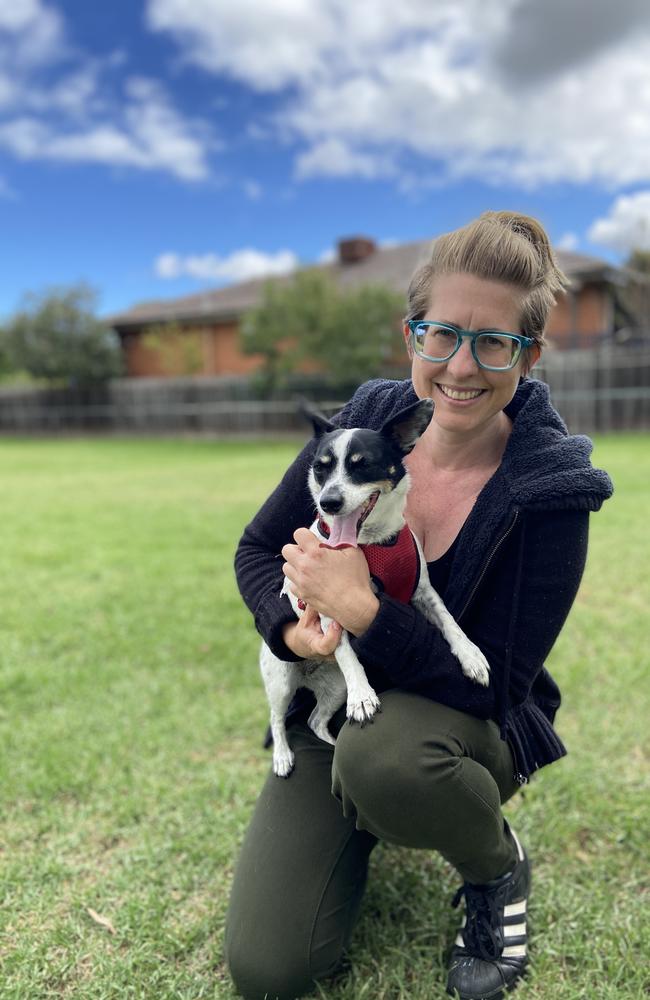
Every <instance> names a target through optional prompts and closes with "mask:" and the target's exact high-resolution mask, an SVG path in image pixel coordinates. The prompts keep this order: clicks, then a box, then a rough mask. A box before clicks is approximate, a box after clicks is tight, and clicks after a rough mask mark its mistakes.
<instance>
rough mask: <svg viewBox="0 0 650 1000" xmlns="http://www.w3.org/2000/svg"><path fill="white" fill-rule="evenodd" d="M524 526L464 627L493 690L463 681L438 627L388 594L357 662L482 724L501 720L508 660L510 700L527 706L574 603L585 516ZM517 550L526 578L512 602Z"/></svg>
mask: <svg viewBox="0 0 650 1000" xmlns="http://www.w3.org/2000/svg"><path fill="white" fill-rule="evenodd" d="M523 520H524V521H526V527H525V531H524V534H523V536H522V534H521V532H522V530H524V529H523V524H522V528H520V530H519V531H518V532H517V533H514V532H513V535H512V536H511V538H510V539H509V540H508V543H507V545H506V546H504V547H503V549H502V550H500V552H499V554H498V557H495V561H494V563H493V564H492V565H491V567H490V568H489V570H488V571H487V572H486V574H485V576H484V578H483V580H482V582H481V585H480V587H479V588H478V590H477V592H476V594H475V596H474V598H473V600H472V603H471V605H470V607H469V608H468V610H467V613H466V614H465V615H464V617H463V618H462V619H461V621H460V625H461V626H462V628H463V629H464V631H465V633H466V634H467V636H468V638H469V639H471V640H472V642H474V643H476V645H477V646H478V647H479V649H481V650H482V652H483V653H484V655H485V656H486V658H487V660H488V663H489V664H490V668H491V677H490V684H489V686H488V687H486V688H484V687H481V686H480V685H478V684H475V683H473V682H472V681H470V680H468V679H467V678H466V677H465V676H464V675H463V674H462V672H461V668H460V664H459V663H458V661H457V660H456V658H455V657H454V656H453V655H452V653H451V651H450V649H449V646H448V645H447V643H446V641H445V640H444V639H443V637H442V635H441V633H440V631H439V630H438V628H436V626H434V625H431V624H430V623H429V622H428V621H427V620H426V619H425V618H424V616H423V615H422V614H421V613H420V612H419V611H416V609H415V608H414V607H413V606H412V605H405V604H400V603H399V602H398V601H395V600H394V599H393V598H391V597H386V596H385V595H382V597H381V598H380V602H379V603H380V607H379V611H378V613H377V616H376V617H375V619H374V621H373V622H372V624H371V625H370V627H369V628H368V630H367V631H366V632H365V633H364V634H363V635H361V636H360V637H358V638H356V639H354V640H353V641H352V646H353V648H354V649H355V650H356V652H357V655H358V656H359V657H360V659H361V660H362V661H363V662H364V663H365V664H366V665H370V664H376V665H377V666H378V667H380V668H381V669H382V670H383V672H384V673H385V674H386V675H387V677H388V678H389V680H390V682H391V683H393V684H395V686H396V687H400V688H403V689H405V690H411V691H416V692H418V693H420V694H423V695H425V696H427V697H429V698H432V699H434V700H436V701H440V702H442V703H443V704H446V705H449V706H450V707H452V708H457V709H459V710H460V711H464V712H469V713H470V714H472V715H476V716H478V717H480V718H496V717H497V698H498V696H499V694H500V682H501V679H502V678H503V675H504V672H505V670H506V663H507V661H508V660H509V664H510V665H509V681H510V683H509V687H510V691H509V700H510V702H511V703H512V704H518V703H519V702H521V701H523V700H524V699H525V698H526V696H527V695H528V693H529V691H530V688H531V686H532V684H533V681H534V679H535V677H536V676H537V674H538V673H539V672H540V670H541V669H542V667H543V665H544V660H545V659H546V657H547V655H548V653H549V652H550V650H551V647H552V646H553V644H554V642H555V640H556V638H557V636H558V634H559V632H560V629H561V628H562V626H563V624H564V621H565V619H566V617H567V615H568V613H569V610H570V609H571V605H572V604H573V601H574V599H575V596H576V593H577V590H578V586H579V584H580V579H581V577H582V572H583V569H584V565H585V559H586V552H587V533H588V513H587V512H586V511H573V510H565V511H554V512H549V513H544V514H542V515H536V514H530V515H528V516H527V517H526V516H524V519H523ZM519 545H522V546H523V548H522V551H521V558H522V570H523V572H522V579H521V581H520V587H519V593H518V595H515V594H514V592H513V590H514V584H515V577H516V573H515V565H516V561H517V557H518V554H519V549H518V547H519ZM515 602H516V605H515Z"/></svg>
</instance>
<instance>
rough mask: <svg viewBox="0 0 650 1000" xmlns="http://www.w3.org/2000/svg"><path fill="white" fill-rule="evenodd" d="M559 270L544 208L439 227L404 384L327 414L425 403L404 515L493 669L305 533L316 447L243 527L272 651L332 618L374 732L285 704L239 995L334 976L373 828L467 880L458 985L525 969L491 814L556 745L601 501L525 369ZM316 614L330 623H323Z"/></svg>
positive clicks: (510, 840) (409, 335)
mask: <svg viewBox="0 0 650 1000" xmlns="http://www.w3.org/2000/svg"><path fill="white" fill-rule="evenodd" d="M565 283H566V279H565V278H564V275H563V274H562V273H561V271H560V270H559V268H558V267H557V264H556V262H555V259H554V256H553V253H552V250H551V247H550V245H549V241H548V237H547V236H546V233H545V232H544V230H543V229H542V227H541V226H540V224H539V223H538V222H536V221H535V220H534V219H530V218H527V217H525V216H518V215H514V214H512V213H508V212H487V213H485V214H484V215H482V216H481V217H480V218H479V219H477V220H476V221H475V222H473V223H471V224H469V225H468V226H466V227H464V228H463V229H460V230H458V231H456V232H453V233H449V234H447V235H445V236H442V237H440V238H439V239H438V240H436V242H435V244H434V246H433V251H432V256H431V259H430V261H429V262H428V263H427V264H426V265H425V266H424V267H422V268H421V269H420V270H419V271H418V272H417V273H416V274H415V276H414V278H413V280H412V282H411V286H410V288H409V293H408V315H407V320H406V322H405V324H404V338H405V341H406V346H407V350H408V352H409V355H410V357H411V359H412V377H411V379H410V380H407V381H405V382H388V381H384V380H375V381H372V382H369V383H367V384H365V385H363V386H361V388H360V389H359V390H358V391H357V392H356V393H355V395H354V397H353V398H352V400H351V401H350V402H349V403H348V404H347V406H346V407H344V409H343V410H342V411H341V413H340V414H339V415H338V417H337V418H335V422H337V423H338V424H339V425H340V426H341V427H356V426H368V427H379V426H380V425H381V424H382V423H383V422H384V420H386V419H387V418H388V417H389V416H391V415H392V414H394V413H396V412H397V411H398V410H400V409H402V408H403V407H405V406H407V405H408V404H409V403H412V402H414V401H415V399H416V398H418V397H419V398H424V397H431V398H432V399H433V400H434V403H435V412H434V417H433V420H432V422H431V424H430V425H429V427H428V428H427V430H426V431H425V433H424V434H423V435H422V437H421V438H420V440H419V441H418V443H417V445H416V447H415V449H414V450H413V452H412V453H411V455H410V456H409V458H408V465H409V471H410V474H411V478H412V488H411V491H410V493H409V497H408V504H407V519H408V522H409V524H410V526H411V527H412V528H413V530H414V531H415V533H416V534H417V535H418V536H419V538H420V540H421V541H422V544H423V547H424V553H425V557H426V559H427V563H428V570H429V575H430V577H431V582H432V584H433V586H434V587H435V588H436V590H437V591H438V592H439V593H440V594H441V596H442V597H443V598H444V600H445V603H446V605H447V607H448V608H449V610H450V612H451V613H452V614H453V615H454V617H455V618H456V619H457V620H458V621H459V622H460V624H461V625H462V627H463V629H464V631H465V632H466V634H467V635H468V637H469V638H470V639H471V640H472V641H473V642H474V643H476V644H477V645H478V646H479V647H480V648H481V650H482V651H483V653H484V654H485V656H486V657H487V659H488V661H489V663H490V667H491V679H490V684H489V686H488V687H487V688H483V687H480V686H478V685H476V684H473V683H472V682H471V681H469V680H467V679H466V678H465V677H464V676H463V675H462V673H461V671H460V670H459V669H458V664H457V662H456V660H455V659H454V657H453V656H452V655H451V652H450V650H449V648H448V646H447V645H446V643H445V641H444V640H443V639H442V636H441V635H440V633H439V631H438V630H437V629H436V628H435V626H433V625H431V624H430V623H429V622H428V621H426V620H425V619H424V617H423V616H422V615H421V614H420V613H419V612H418V611H416V610H415V609H414V608H413V607H412V606H410V605H403V604H400V603H398V602H397V601H395V600H394V599H393V598H391V597H390V596H387V595H385V594H382V595H380V596H379V597H377V596H375V594H374V593H373V591H372V589H371V586H370V582H369V577H368V569H367V566H366V563H365V560H364V558H363V556H362V554H361V553H360V551H359V550H356V549H347V550H344V551H342V552H341V551H338V552H337V551H331V550H329V549H326V548H321V547H320V546H319V544H318V541H317V539H316V538H315V537H314V536H313V535H312V534H311V533H310V532H309V531H308V530H307V529H306V528H305V527H304V526H305V525H308V524H309V523H311V520H312V517H313V507H312V503H311V500H310V499H309V496H308V493H307V490H306V485H305V484H306V477H307V469H308V466H309V462H310V458H311V455H312V453H313V444H312V443H310V444H308V445H307V446H306V448H305V449H304V450H303V451H302V453H301V454H300V455H299V456H298V458H297V459H296V461H295V462H294V463H293V465H292V466H291V468H290V469H289V470H288V472H287V473H286V475H285V477H284V479H283V480H282V482H281V484H280V486H279V487H278V488H277V490H276V491H275V492H274V493H273V494H272V496H271V497H270V498H269V500H268V501H267V502H266V504H265V505H264V506H263V507H262V509H261V510H260V512H259V513H258V515H257V516H256V517H255V518H254V520H253V521H252V523H251V524H250V525H249V526H248V527H247V529H246V531H245V532H244V536H243V538H242V540H241V543H240V546H239V550H238V553H237V559H236V569H237V578H238V582H239V586H240V589H241V592H242V596H243V597H244V600H245V601H246V603H247V605H248V607H249V608H250V610H251V611H252V612H253V614H254V616H255V622H256V625H257V628H258V630H259V631H260V632H261V634H262V636H263V637H264V639H265V641H266V642H267V643H268V645H269V646H270V647H271V649H272V650H273V651H274V652H275V653H276V654H277V655H278V656H280V657H281V658H282V659H290V660H296V659H299V658H301V657H307V656H313V655H314V653H320V654H321V655H328V654H331V653H332V651H333V649H334V648H335V646H336V643H337V641H338V637H339V635H340V628H341V627H342V628H345V629H347V630H348V631H349V632H350V633H351V635H352V636H354V637H355V638H354V639H353V646H354V648H355V649H356V652H357V654H358V656H359V657H360V659H361V660H362V662H363V663H364V665H365V666H366V668H367V673H368V678H369V681H370V683H371V684H372V685H373V687H374V688H375V689H376V690H377V691H378V692H381V702H382V713H381V714H380V715H378V716H377V717H376V720H375V721H374V723H373V725H371V726H366V727H364V728H363V729H361V728H359V727H353V726H350V725H349V724H347V723H345V721H344V712H343V711H342V712H339V713H338V717H336V718H335V721H334V725H333V726H332V728H333V731H334V733H335V734H336V732H337V731H338V737H337V743H336V747H335V748H332V747H331V746H329V745H328V744H326V743H323V742H322V741H320V740H318V739H317V738H316V737H315V736H314V735H313V734H312V733H311V731H310V730H309V729H308V728H307V726H306V724H305V720H306V718H307V716H308V713H309V710H310V706H309V705H306V704H305V698H302V699H298V702H297V704H295V705H294V706H293V707H292V709H291V710H290V712H289V717H288V720H287V721H288V729H289V734H290V737H289V738H290V743H291V744H292V748H293V750H294V752H295V756H296V769H295V772H294V774H293V775H292V776H291V778H290V779H289V780H287V781H283V780H281V779H279V778H277V777H276V776H275V775H273V774H272V773H271V774H270V776H269V779H268V780H267V782H266V785H265V787H264V789H263V791H262V794H261V796H260V799H259V801H258V804H257V808H256V810H255V814H254V817H253V820H252V823H251V826H250V828H249V831H248V835H247V837H246V840H245V843H244V846H243V850H242V855H241V858H240V862H239V866H238V869H237V873H236V876H235V881H234V886H233V891H232V898H231V903H230V911H229V917H228V927H227V933H226V948H227V959H228V963H229V966H230V970H231V974H232V976H233V979H234V981H235V984H236V986H237V987H238V989H239V990H240V992H241V993H242V995H243V996H244V997H246V998H251V1000H252V998H258V997H259V998H262V997H265V996H268V997H282V998H291V997H295V996H299V995H301V994H303V993H305V992H308V991H309V990H310V989H311V988H313V984H314V981H316V980H320V979H323V978H325V977H326V976H328V975H330V974H331V973H332V972H333V971H334V970H335V969H336V968H337V966H338V965H339V964H340V961H341V956H342V953H343V951H344V949H345V948H346V946H347V943H348V941H349V938H350V934H351V931H352V927H353V924H354V921H355V918H356V915H357V912H358V907H359V903H360V901H361V897H362V894H363V889H364V884H365V879H366V872H367V863H368V857H369V854H370V852H371V850H372V848H373V846H374V845H375V844H376V843H377V840H379V839H385V840H387V841H389V842H391V843H395V844H403V845H406V846H409V847H418V848H425V849H429V850H437V851H439V852H440V853H441V854H442V855H443V856H444V857H445V858H446V859H447V860H448V861H449V862H450V863H451V864H452V865H454V866H455V868H456V869H457V870H458V872H459V874H460V876H461V878H462V879H463V886H462V888H461V889H460V891H459V894H458V901H459V900H460V898H461V896H463V895H464V897H465V911H466V914H465V917H466V919H465V922H464V924H463V927H462V928H461V930H460V931H459V934H458V937H457V938H456V943H455V945H454V948H453V951H452V955H451V963H450V968H449V976H448V981H447V988H448V990H449V992H450V993H453V992H454V991H457V992H458V994H459V995H460V997H462V998H463V1000H474V998H479V997H494V996H500V995H501V993H502V991H503V990H505V989H511V988H512V987H513V986H515V985H516V982H517V980H518V979H519V978H520V976H521V975H522V973H523V972H524V969H525V967H526V962H527V939H526V909H527V896H528V890H529V884H530V865H529V861H528V858H527V856H526V853H525V851H524V850H523V848H522V846H521V844H520V843H519V841H518V839H517V837H516V835H515V834H514V833H513V831H512V830H510V828H509V826H508V824H507V823H506V821H505V820H504V817H503V814H502V812H501V806H502V804H503V803H504V802H505V801H506V800H507V799H509V798H510V797H511V796H512V795H513V794H514V793H515V792H516V791H517V789H518V787H519V786H520V785H521V784H523V783H524V782H526V781H527V780H528V778H529V776H530V775H531V774H532V773H533V772H534V771H535V770H537V769H538V768H540V767H542V766H544V765H546V764H549V763H551V762H552V761H555V760H557V759H558V758H559V757H561V756H562V755H563V754H564V753H565V752H566V751H565V749H564V747H563V745H562V743H561V741H560V739H559V737H558V736H557V734H556V733H555V732H554V730H553V726H552V723H553V719H554V716H555V713H556V710H557V708H558V706H559V704H560V694H559V690H558V688H557V686H556V684H555V682H554V681H553V679H552V678H551V676H550V675H549V673H548V672H547V671H546V670H545V668H544V660H545V658H546V657H547V655H548V653H549V651H550V649H551V647H552V645H553V643H554V642H555V639H556V638H557V635H558V633H559V631H560V629H561V628H562V625H563V623H564V621H565V618H566V616H567V614H568V612H569V609H570V608H571V605H572V603H573V600H574V598H575V595H576V592H577V589H578V585H579V583H580V578H581V576H582V572H583V568H584V563H585V557H586V550H587V528H588V518H589V512H590V511H592V510H598V509H599V507H600V506H601V504H602V502H603V500H604V499H606V498H607V497H608V496H609V495H610V494H611V483H610V481H609V479H608V477H607V476H606V474H605V473H603V472H601V471H599V470H595V469H593V468H592V467H591V465H590V463H589V454H590V451H591V445H590V442H589V441H588V439H586V438H584V437H572V436H569V435H568V434H567V431H566V428H565V426H564V424H563V423H562V420H561V419H560V417H559V416H558V414H557V413H556V412H555V410H554V409H553V407H552V406H551V404H550V402H549V398H548V390H547V387H546V386H545V385H544V384H543V383H541V382H538V381H534V380H528V379H526V378H525V376H526V375H527V373H528V372H529V371H530V369H531V368H532V366H533V365H534V364H535V363H536V361H537V360H538V358H539V356H540V351H541V349H542V346H543V339H544V327H545V324H546V320H547V318H548V314H549V311H550V309H551V306H552V304H553V302H554V297H555V294H556V293H557V292H558V291H560V289H561V288H562V286H563V285H564V284H565ZM280 550H281V551H282V556H283V557H284V560H285V561H284V564H282V562H281V560H279V559H278V558H277V554H278V552H280ZM283 573H284V575H285V576H286V577H287V578H288V580H289V582H290V586H291V589H292V590H293V592H294V593H295V594H296V595H298V596H300V597H301V598H302V599H303V600H304V601H306V602H307V604H308V612H307V613H306V614H305V615H304V616H303V618H302V619H301V620H300V621H296V619H295V618H294V616H293V613H292V612H291V608H290V606H289V603H288V601H287V600H286V598H283V597H280V596H279V595H280V589H281V585H282V582H283ZM318 612H320V613H323V614H326V615H328V616H329V617H331V618H333V619H334V620H335V622H336V623H338V626H332V627H331V628H330V630H329V631H328V632H327V634H325V635H323V634H322V633H321V630H320V626H319V619H318V614H317V613H318Z"/></svg>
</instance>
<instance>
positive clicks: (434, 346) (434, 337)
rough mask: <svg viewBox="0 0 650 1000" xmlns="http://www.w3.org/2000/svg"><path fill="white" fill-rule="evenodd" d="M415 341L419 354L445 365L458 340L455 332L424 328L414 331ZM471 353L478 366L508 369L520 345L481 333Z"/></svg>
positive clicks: (515, 360)
mask: <svg viewBox="0 0 650 1000" xmlns="http://www.w3.org/2000/svg"><path fill="white" fill-rule="evenodd" d="M415 340H416V345H417V347H418V350H420V351H421V352H422V354H426V355H427V356H428V357H430V358H437V359H439V360H440V361H446V360H447V359H448V358H450V357H451V355H452V354H453V353H454V351H455V350H456V347H457V346H458V344H459V342H460V340H461V338H460V334H457V333H456V332H455V331H454V330H447V329H445V328H444V327H439V326H425V325H424V324H423V325H422V326H418V327H416V332H415ZM474 350H475V352H476V357H477V358H478V360H479V361H480V362H481V364H484V365H488V367H490V368H510V367H512V365H514V364H516V362H517V358H518V357H519V352H520V350H521V345H520V344H519V342H518V341H516V340H513V339H511V338H510V337H502V336H501V337H500V336H499V334H498V333H481V334H479V336H478V337H477V338H476V340H475V341H474Z"/></svg>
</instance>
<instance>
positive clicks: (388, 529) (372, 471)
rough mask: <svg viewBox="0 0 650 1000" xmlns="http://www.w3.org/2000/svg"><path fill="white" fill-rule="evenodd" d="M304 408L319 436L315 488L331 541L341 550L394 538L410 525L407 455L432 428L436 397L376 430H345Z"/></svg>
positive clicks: (312, 487)
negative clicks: (407, 519) (406, 514)
mask: <svg viewBox="0 0 650 1000" xmlns="http://www.w3.org/2000/svg"><path fill="white" fill-rule="evenodd" d="M303 409H304V412H305V414H306V416H307V417H308V418H309V419H310V420H311V422H312V424H313V427H314V432H315V435H316V437H317V446H316V452H315V455H314V459H313V462H312V465H311V469H310V471H309V489H310V491H311V494H312V496H313V498H314V502H315V504H316V507H317V508H318V512H319V514H320V516H321V518H322V520H323V521H324V522H325V524H326V525H327V527H328V528H329V531H330V536H329V542H328V544H329V545H331V546H332V547H333V548H340V547H344V546H348V545H357V544H358V542H362V543H367V542H381V541H384V540H385V539H387V538H390V537H391V535H394V534H395V533H396V531H399V529H400V528H401V527H402V524H403V523H404V521H403V516H402V511H403V509H404V502H405V500H406V494H407V492H408V486H409V480H408V475H407V472H406V468H405V466H404V457H405V456H406V455H408V453H409V452H410V451H412V450H413V448H414V446H415V443H416V441H417V440H418V438H419V437H420V435H421V434H422V433H423V432H424V431H425V430H426V428H427V427H428V425H429V422H430V420H431V416H432V414H433V403H432V401H431V400H430V399H421V400H418V402H416V403H413V404H412V405H411V406H408V407H406V409H404V410H401V411H400V412H399V413H397V414H396V415H395V416H394V417H391V418H390V419H389V420H387V421H386V422H385V423H384V424H383V425H382V427H380V428H379V430H376V431H374V430H369V429H367V428H364V427H356V428H352V429H351V430H341V429H339V428H336V427H335V426H334V425H333V424H332V423H330V421H329V420H327V418H326V417H324V416H322V414H320V413H317V412H315V411H314V410H310V409H308V408H306V407H304V408H303Z"/></svg>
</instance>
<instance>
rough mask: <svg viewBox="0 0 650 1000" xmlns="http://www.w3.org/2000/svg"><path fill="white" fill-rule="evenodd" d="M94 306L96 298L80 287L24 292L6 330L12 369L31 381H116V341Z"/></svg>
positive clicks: (119, 358)
mask: <svg viewBox="0 0 650 1000" xmlns="http://www.w3.org/2000/svg"><path fill="white" fill-rule="evenodd" d="M96 300H97V295H96V292H95V291H94V290H93V289H92V288H90V287H89V286H88V285H86V284H83V283H80V284H77V285H72V286H70V287H69V288H53V289H48V290H47V291H45V292H28V293H27V295H26V296H25V297H24V299H23V302H22V307H21V308H20V309H19V311H18V312H16V313H15V314H14V316H13V317H11V318H10V319H9V321H8V322H7V324H6V325H5V338H6V344H7V349H8V352H9V354H10V357H11V359H12V363H13V367H14V368H16V369H23V370H24V371H27V372H29V374H30V375H33V376H34V377H35V378H42V379H46V380H47V381H50V382H65V383H70V382H72V383H74V384H76V385H92V384H97V383H101V382H105V381H107V380H108V379H110V378H112V377H113V376H115V375H118V374H119V373H120V371H121V354H120V348H119V343H118V339H117V336H116V334H115V333H114V332H113V331H112V330H111V329H110V328H109V327H107V326H105V325H104V324H103V323H102V322H101V321H100V320H99V319H97V318H96V316H95V315H94V307H95V303H96Z"/></svg>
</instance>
